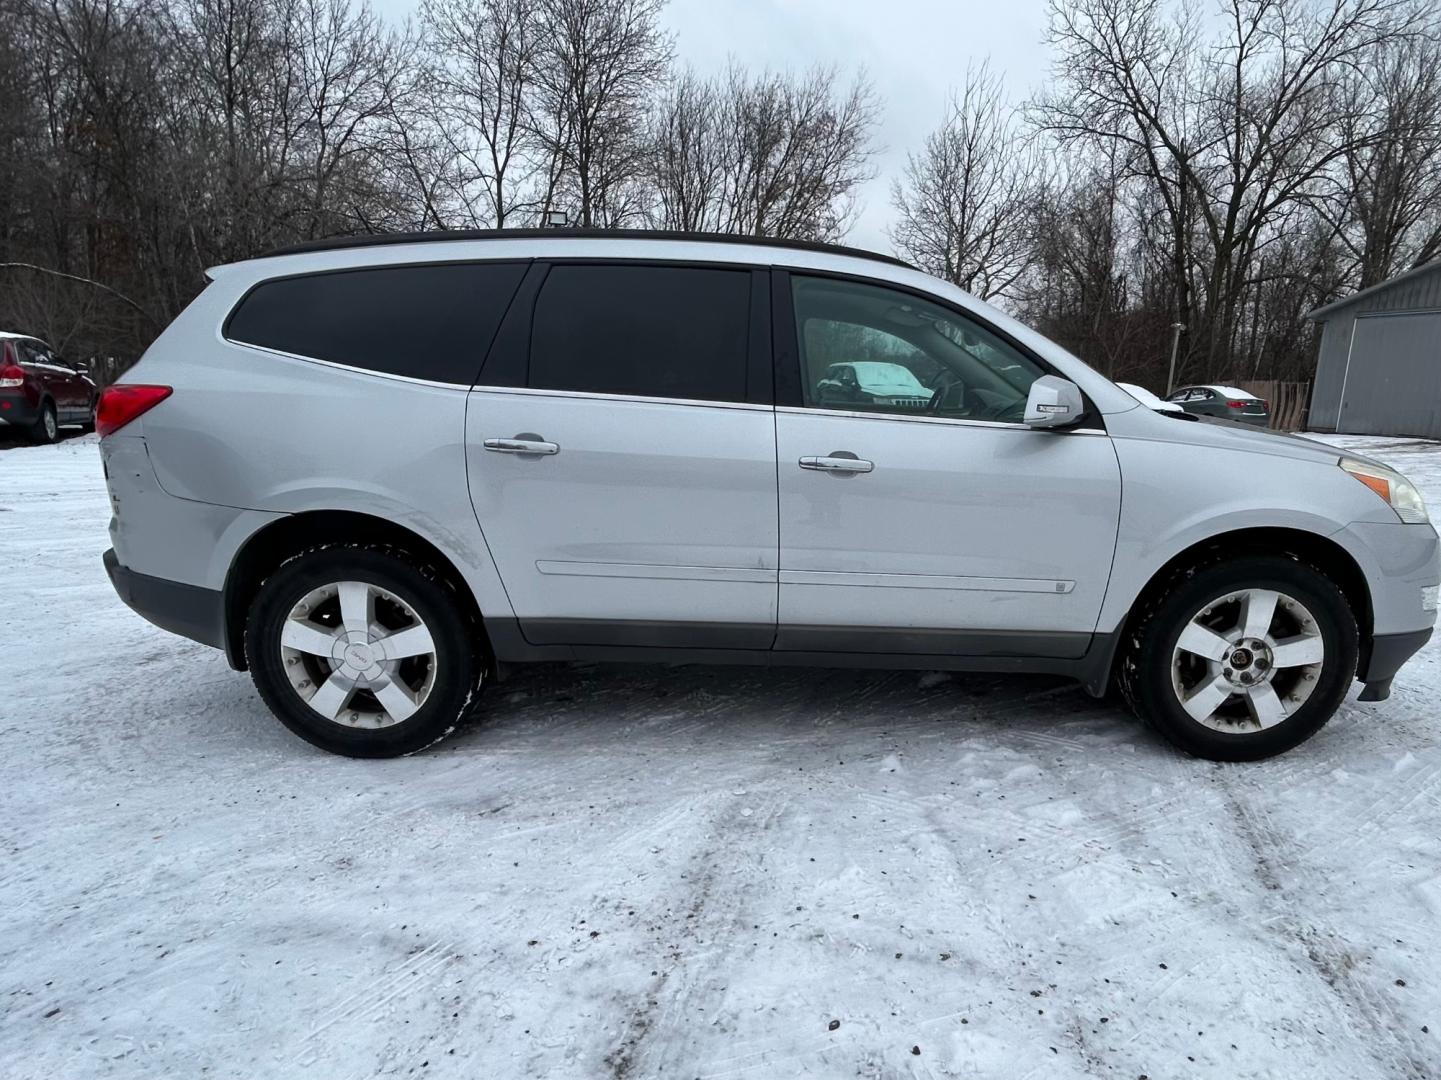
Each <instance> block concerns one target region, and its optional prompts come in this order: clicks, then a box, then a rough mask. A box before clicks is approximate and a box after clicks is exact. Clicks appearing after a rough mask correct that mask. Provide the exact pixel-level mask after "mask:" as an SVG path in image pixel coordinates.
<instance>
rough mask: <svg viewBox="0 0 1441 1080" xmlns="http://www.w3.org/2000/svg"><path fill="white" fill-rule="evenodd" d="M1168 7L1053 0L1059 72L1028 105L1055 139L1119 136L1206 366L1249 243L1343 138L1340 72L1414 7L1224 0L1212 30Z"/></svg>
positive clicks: (1250, 262)
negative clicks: (1152, 204)
mask: <svg viewBox="0 0 1441 1080" xmlns="http://www.w3.org/2000/svg"><path fill="white" fill-rule="evenodd" d="M1170 11H1171V9H1170V8H1169V7H1168V5H1166V4H1165V3H1164V2H1163V0H1052V4H1051V25H1050V42H1051V44H1052V47H1053V48H1054V49H1055V50H1056V53H1057V74H1058V85H1057V86H1056V88H1055V90H1054V91H1053V92H1051V93H1050V94H1048V95H1047V96H1046V97H1045V98H1044V99H1043V100H1042V101H1041V103H1040V107H1039V109H1038V111H1037V116H1038V118H1039V120H1040V121H1041V123H1042V124H1043V125H1044V126H1045V127H1046V128H1047V129H1048V130H1050V131H1051V132H1054V133H1055V134H1056V135H1057V136H1059V137H1060V138H1061V139H1062V140H1063V141H1067V142H1075V141H1084V142H1090V143H1092V144H1107V145H1117V146H1120V147H1124V148H1125V149H1127V150H1128V151H1130V153H1131V157H1132V162H1133V166H1134V168H1135V170H1136V172H1137V173H1138V175H1140V176H1141V177H1143V178H1144V179H1145V181H1146V182H1147V183H1148V185H1149V186H1150V187H1151V188H1152V190H1153V191H1154V193H1155V194H1156V195H1157V197H1158V198H1159V199H1160V200H1161V203H1162V204H1163V206H1164V208H1165V213H1166V215H1167V218H1168V220H1169V222H1170V225H1171V234H1172V238H1173V241H1174V248H1175V257H1176V265H1175V270H1176V281H1175V283H1174V286H1175V292H1176V296H1177V310H1178V313H1181V314H1183V315H1185V314H1189V318H1184V317H1183V321H1186V322H1189V323H1190V324H1191V325H1192V327H1193V336H1192V338H1191V340H1192V342H1193V350H1197V351H1199V352H1200V353H1201V361H1202V363H1203V366H1204V369H1205V371H1206V372H1207V373H1209V374H1213V375H1214V374H1217V373H1219V372H1220V371H1222V370H1223V369H1224V368H1226V367H1227V366H1228V365H1230V364H1231V356H1232V352H1233V350H1234V348H1235V347H1236V345H1237V333H1238V329H1239V326H1240V320H1241V318H1242V316H1243V304H1244V300H1245V296H1246V293H1247V290H1248V289H1249V288H1250V287H1251V285H1252V284H1253V280H1252V278H1253V274H1254V271H1255V261H1256V258H1257V256H1258V253H1259V252H1260V251H1261V249H1262V248H1263V247H1264V246H1266V245H1267V244H1268V243H1270V242H1272V241H1273V240H1274V239H1275V238H1276V237H1278V236H1279V235H1281V233H1280V230H1279V225H1280V223H1281V222H1282V221H1283V220H1284V219H1285V218H1286V216H1287V214H1288V213H1289V211H1290V210H1291V209H1292V208H1293V207H1294V205H1295V204H1296V203H1298V202H1302V201H1305V200H1308V199H1311V198H1314V197H1315V196H1316V195H1317V194H1318V193H1319V191H1320V190H1321V188H1322V187H1323V186H1324V184H1325V179H1326V177H1327V175H1328V171H1329V170H1331V169H1332V168H1333V166H1334V165H1335V164H1336V162H1337V161H1338V160H1339V159H1340V158H1341V157H1342V156H1343V155H1344V154H1345V153H1346V150H1347V148H1348V143H1347V141H1346V139H1345V137H1344V136H1343V134H1342V132H1343V131H1344V128H1343V126H1342V125H1339V124H1338V119H1339V118H1340V117H1341V116H1342V115H1343V114H1344V111H1345V109H1346V100H1345V97H1344V95H1342V94H1341V93H1340V92H1339V80H1338V74H1339V73H1340V72H1343V71H1345V70H1347V69H1348V68H1355V67H1358V66H1360V65H1362V64H1365V63H1368V62H1370V60H1371V59H1372V58H1373V57H1374V55H1375V53H1376V51H1377V49H1378V47H1379V46H1380V45H1381V44H1382V43H1383V42H1385V41H1387V40H1390V39H1395V38H1399V37H1403V36H1406V35H1408V34H1411V33H1412V32H1414V30H1415V28H1416V26H1417V24H1418V20H1419V19H1420V18H1421V16H1420V14H1419V9H1418V8H1417V7H1416V6H1415V5H1414V4H1413V3H1411V0H1226V3H1225V4H1224V8H1223V15H1224V27H1225V32H1224V36H1222V37H1219V38H1218V39H1216V40H1214V41H1206V40H1204V39H1203V37H1202V31H1203V30H1204V29H1206V28H1207V26H1206V24H1204V23H1203V22H1202V21H1201V20H1200V18H1199V17H1198V16H1193V15H1188V14H1185V13H1181V14H1177V15H1174V16H1173V15H1172V14H1171V13H1170ZM1197 231H1199V234H1200V235H1199V239H1200V240H1201V241H1202V245H1203V246H1202V247H1200V248H1198V247H1197V245H1196V243H1195V241H1196V239H1197V235H1196V234H1197ZM1193 270H1198V271H1199V274H1198V284H1199V293H1200V295H1199V296H1198V297H1196V296H1193V295H1191V293H1190V290H1189V288H1188V283H1189V281H1190V275H1191V272H1192V271H1193Z"/></svg>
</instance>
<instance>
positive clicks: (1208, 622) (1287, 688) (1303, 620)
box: [1171, 589, 1326, 734]
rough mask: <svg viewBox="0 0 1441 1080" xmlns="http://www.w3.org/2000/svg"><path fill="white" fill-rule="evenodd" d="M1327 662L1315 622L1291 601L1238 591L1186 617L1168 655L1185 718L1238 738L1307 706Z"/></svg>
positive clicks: (1266, 591)
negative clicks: (1187, 717)
mask: <svg viewBox="0 0 1441 1080" xmlns="http://www.w3.org/2000/svg"><path fill="white" fill-rule="evenodd" d="M1325 662H1326V643H1325V640H1324V639H1323V638H1322V636H1321V629H1320V626H1319V624H1318V623H1317V621H1316V617H1315V616H1314V615H1313V614H1312V613H1311V612H1310V611H1309V610H1308V609H1307V608H1306V606H1305V605H1304V604H1302V603H1301V602H1300V601H1299V600H1297V599H1296V598H1295V597H1292V596H1288V595H1287V594H1285V593H1283V592H1279V591H1276V590H1274V589H1243V590H1240V591H1236V592H1229V593H1226V594H1225V595H1223V596H1220V597H1217V598H1216V599H1215V600H1212V601H1211V602H1210V603H1208V604H1207V605H1206V606H1205V607H1203V608H1202V609H1201V610H1200V611H1198V612H1197V613H1196V614H1195V615H1193V616H1192V617H1191V619H1190V621H1188V622H1187V623H1186V625H1185V627H1184V628H1183V629H1182V631H1181V636H1180V638H1179V639H1178V640H1177V642H1176V646H1175V648H1174V649H1173V650H1172V654H1171V684H1172V688H1173V689H1174V690H1175V693H1176V698H1177V700H1178V701H1179V702H1180V704H1181V708H1182V709H1183V710H1184V711H1185V712H1186V714H1187V715H1188V716H1190V717H1191V719H1193V720H1195V721H1197V722H1198V723H1200V724H1204V725H1205V726H1206V727H1208V728H1211V729H1212V730H1215V731H1222V732H1226V733H1230V734H1237V733H1239V734H1245V733H1248V732H1255V731H1264V730H1265V729H1267V728H1271V727H1275V726H1276V725H1277V724H1279V723H1281V722H1282V721H1283V720H1285V719H1286V718H1287V717H1288V716H1290V715H1292V714H1293V713H1295V711H1296V710H1297V709H1299V708H1300V707H1301V706H1302V705H1304V704H1305V703H1306V700H1307V698H1309V697H1310V696H1311V693H1312V692H1313V691H1314V690H1315V689H1316V685H1317V682H1318V680H1319V678H1320V675H1321V671H1322V668H1323V666H1324V665H1325Z"/></svg>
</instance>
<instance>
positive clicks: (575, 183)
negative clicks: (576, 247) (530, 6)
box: [531, 0, 672, 226]
mask: <svg viewBox="0 0 1441 1080" xmlns="http://www.w3.org/2000/svg"><path fill="white" fill-rule="evenodd" d="M663 6H664V0H537V10H538V13H539V15H538V17H539V20H540V26H541V31H540V36H541V41H540V45H539V46H538V48H537V50H536V68H535V82H536V100H535V105H534V107H533V109H532V110H531V130H532V132H533V133H534V135H535V137H536V138H537V139H538V141H539V143H540V145H541V146H542V148H543V150H544V152H545V154H546V155H547V156H548V158H549V161H548V163H547V167H546V178H545V183H544V191H543V192H542V196H541V201H542V206H541V209H542V210H549V209H551V207H552V205H553V204H554V202H555V199H556V192H557V190H558V189H559V188H561V186H562V185H564V186H565V189H566V193H567V195H568V197H569V198H570V200H571V202H572V203H573V207H574V210H575V213H576V216H577V218H578V223H579V224H580V225H583V226H591V225H621V224H625V223H626V222H627V221H628V220H630V219H632V218H633V217H634V216H635V214H636V211H637V209H638V208H637V207H636V205H635V203H634V198H635V186H636V184H637V182H638V180H639V178H640V176H641V174H642V173H643V171H644V167H645V163H646V158H647V154H646V147H645V140H644V134H645V123H644V115H645V108H646V105H647V103H648V102H649V100H650V99H651V98H652V97H653V95H654V94H655V93H656V91H657V90H659V88H660V86H661V83H662V81H663V79H664V78H665V74H666V71H667V68H668V66H669V64H670V59H671V53H672V45H671V40H670V38H669V37H668V36H667V35H666V34H665V32H664V31H662V30H661V28H660V24H659V16H660V11H661V8H662V7H663Z"/></svg>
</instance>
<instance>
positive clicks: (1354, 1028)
mask: <svg viewBox="0 0 1441 1080" xmlns="http://www.w3.org/2000/svg"><path fill="white" fill-rule="evenodd" d="M1245 770H1246V766H1239V767H1237V766H1232V767H1230V768H1227V769H1223V770H1222V772H1221V774H1220V775H1221V781H1220V782H1221V786H1222V788H1223V789H1224V790H1225V792H1226V795H1227V800H1228V802H1229V804H1230V806H1231V808H1232V811H1233V814H1232V820H1233V821H1234V822H1235V823H1236V835H1237V837H1238V838H1239V839H1240V840H1241V841H1242V842H1243V843H1244V844H1245V845H1246V847H1247V848H1248V849H1249V855H1250V858H1251V860H1252V863H1253V868H1254V871H1253V872H1254V876H1255V878H1256V879H1257V880H1258V881H1259V882H1260V884H1261V885H1262V888H1261V889H1260V890H1259V895H1258V899H1259V900H1260V902H1261V904H1262V906H1263V907H1265V908H1268V909H1269V911H1270V917H1269V918H1266V919H1262V920H1260V923H1259V924H1260V925H1261V926H1263V927H1265V928H1266V929H1268V930H1271V931H1273V932H1276V933H1279V934H1282V935H1284V936H1285V937H1286V938H1287V939H1288V940H1289V941H1291V942H1293V943H1294V944H1295V945H1297V946H1299V947H1300V949H1301V950H1302V951H1303V952H1304V954H1305V956H1306V959H1307V960H1308V961H1309V963H1310V964H1311V966H1312V968H1313V969H1314V971H1315V972H1316V974H1317V976H1318V977H1319V978H1320V979H1321V980H1322V981H1323V982H1324V983H1325V984H1326V986H1327V987H1328V988H1329V989H1330V992H1331V994H1332V996H1333V997H1334V999H1335V1001H1336V1002H1337V1003H1338V1004H1339V1005H1340V1006H1341V1009H1340V1010H1339V1012H1338V1014H1337V1015H1338V1018H1339V1020H1340V1021H1341V1023H1342V1025H1344V1026H1345V1027H1346V1028H1348V1029H1349V1030H1350V1031H1351V1032H1352V1034H1353V1035H1354V1036H1355V1040H1356V1043H1357V1044H1358V1045H1359V1046H1361V1047H1362V1048H1363V1049H1364V1051H1365V1053H1366V1054H1367V1055H1368V1056H1369V1057H1371V1058H1372V1059H1373V1060H1375V1061H1376V1062H1377V1064H1378V1065H1380V1066H1381V1067H1382V1068H1383V1070H1384V1075H1387V1076H1396V1077H1405V1078H1406V1080H1434V1077H1435V1076H1436V1073H1435V1069H1434V1066H1435V1054H1434V1044H1432V1043H1430V1042H1425V1041H1423V1040H1422V1039H1421V1038H1419V1037H1418V1036H1417V1035H1416V1034H1414V1033H1413V1032H1412V1030H1411V1025H1410V1024H1409V1023H1408V1021H1407V1020H1406V1018H1404V1017H1403V1016H1401V1015H1400V1014H1399V1013H1398V1012H1397V1011H1396V1008H1395V1006H1394V1004H1393V1003H1392V1002H1391V1001H1390V1000H1389V999H1388V998H1387V997H1386V996H1385V995H1384V994H1382V993H1380V992H1378V991H1377V989H1376V987H1375V986H1374V985H1372V984H1371V983H1370V982H1369V981H1368V980H1367V979H1366V977H1365V975H1364V973H1361V972H1358V971H1357V966H1358V965H1357V961H1358V960H1361V959H1366V958H1367V957H1366V955H1365V953H1364V951H1362V952H1359V953H1358V952H1356V951H1353V950H1352V949H1350V948H1348V947H1347V945H1348V943H1347V942H1346V939H1345V937H1343V936H1342V934H1341V933H1340V932H1339V931H1337V930H1336V929H1335V927H1334V926H1332V925H1330V924H1329V923H1328V921H1327V920H1326V919H1324V918H1323V917H1322V916H1321V915H1320V913H1319V911H1318V909H1317V906H1316V905H1311V906H1308V907H1307V908H1306V909H1305V910H1303V909H1302V907H1301V905H1300V904H1299V903H1298V901H1297V897H1300V896H1304V897H1310V898H1319V897H1324V896H1326V895H1327V892H1328V888H1327V882H1326V881H1325V879H1324V878H1322V877H1321V876H1320V875H1318V874H1317V873H1316V870H1315V868H1314V866H1313V865H1312V864H1310V863H1309V862H1308V861H1306V857H1305V855H1297V854H1296V852H1295V851H1294V844H1293V843H1292V841H1291V840H1290V838H1289V837H1288V836H1287V835H1286V834H1285V833H1284V832H1283V831H1281V830H1280V829H1278V828H1277V827H1276V825H1275V823H1274V821H1273V820H1272V818H1271V814H1270V811H1269V809H1268V808H1267V806H1266V804H1265V802H1264V801H1262V800H1261V799H1258V798H1251V797H1250V792H1248V791H1247V790H1246V787H1247V785H1245V783H1244V781H1243V779H1242V775H1243V774H1244V772H1245ZM1268 786H1269V784H1268ZM1283 874H1289V876H1290V878H1291V880H1290V882H1289V883H1288V882H1287V881H1286V880H1283V876H1282V875H1283Z"/></svg>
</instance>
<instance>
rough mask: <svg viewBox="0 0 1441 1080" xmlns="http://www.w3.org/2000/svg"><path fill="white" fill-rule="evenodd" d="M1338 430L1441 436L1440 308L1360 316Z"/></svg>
mask: <svg viewBox="0 0 1441 1080" xmlns="http://www.w3.org/2000/svg"><path fill="white" fill-rule="evenodd" d="M1337 430H1338V431H1349V432H1354V433H1356V434H1358V435H1421V436H1427V437H1430V438H1433V439H1434V438H1441V311H1429V312H1420V313H1417V314H1412V315H1363V316H1358V317H1357V319H1356V331H1355V335H1354V336H1353V337H1352V339H1351V357H1350V360H1349V362H1348V363H1347V365H1346V381H1345V383H1344V384H1343V386H1342V391H1341V416H1340V422H1339V424H1338V425H1337Z"/></svg>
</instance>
